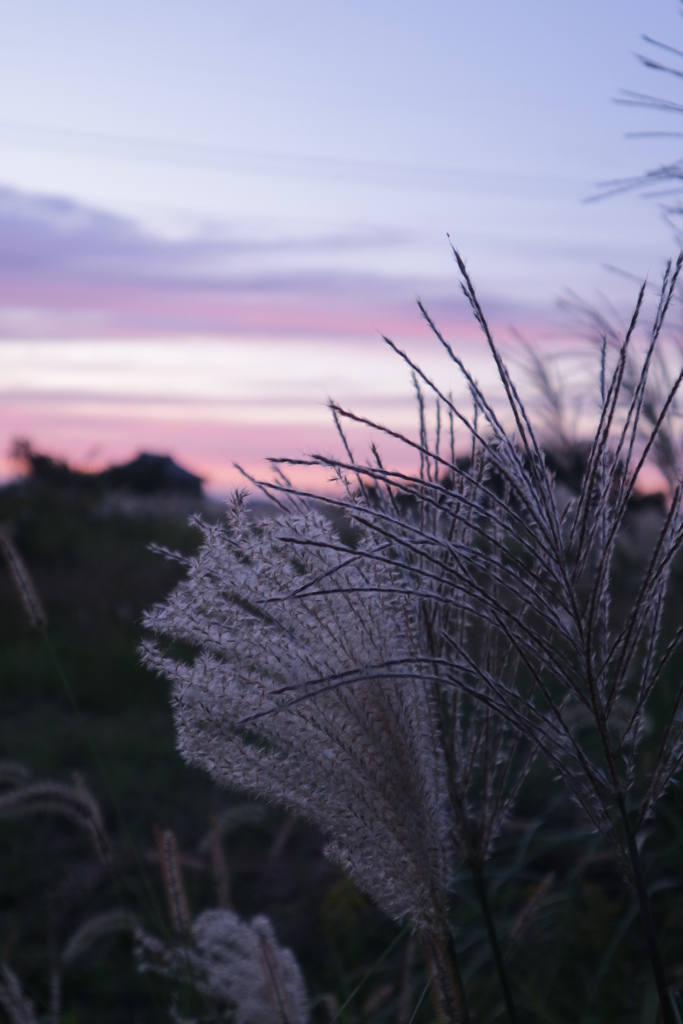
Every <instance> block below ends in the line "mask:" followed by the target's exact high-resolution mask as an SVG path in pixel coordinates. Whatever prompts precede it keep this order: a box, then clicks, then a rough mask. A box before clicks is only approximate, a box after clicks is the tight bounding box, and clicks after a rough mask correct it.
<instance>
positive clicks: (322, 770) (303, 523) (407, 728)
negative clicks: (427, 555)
mask: <svg viewBox="0 0 683 1024" xmlns="http://www.w3.org/2000/svg"><path fill="white" fill-rule="evenodd" d="M202 530H203V532H204V544H203V545H202V547H201V549H200V551H199V553H198V555H197V556H196V559H195V560H194V561H193V562H192V564H191V566H190V570H189V574H188V578H187V580H185V581H184V582H182V583H181V584H180V585H179V586H178V587H177V589H176V590H175V591H174V592H173V594H172V595H171V597H170V598H169V600H168V602H167V603H166V604H165V605H163V606H159V607H157V608H155V609H154V610H152V611H151V612H150V613H148V615H147V616H146V619H145V624H146V625H147V626H148V628H151V629H153V630H154V632H155V633H156V634H157V636H159V637H164V636H166V637H172V638H177V639H180V640H183V641H185V642H186V643H189V644H191V645H194V646H195V647H196V649H197V652H198V653H197V655H196V657H195V659H194V661H192V662H191V663H186V662H183V661H176V660H174V659H172V658H169V657H167V656H164V654H163V653H162V651H161V649H160V647H159V645H158V644H149V645H147V646H146V648H145V659H146V661H147V663H148V664H149V665H150V666H152V667H154V668H156V669H157V670H158V671H159V672H161V673H162V674H164V675H166V676H168V677H170V678H171V679H172V680H173V684H174V688H173V705H174V709H175V717H176V725H177V729H178V743H179V748H180V751H181V753H182V754H183V756H184V757H185V758H186V760H188V761H190V762H192V763H195V764H198V765H201V766H202V767H204V768H206V769H208V770H209V771H210V772H211V773H212V775H213V776H214V777H215V778H216V779H217V780H218V781H220V782H222V783H223V784H226V785H230V786H232V787H234V788H238V789H242V790H247V791H249V792H251V793H253V794H254V795H257V796H261V797H265V798H267V799H271V800H275V801H277V802H279V803H281V804H285V805H288V806H290V807H291V808H293V809H295V810H297V811H298V812H300V813H302V814H303V815H304V816H306V817H307V818H308V819H309V820H312V821H314V822H316V823H317V824H318V825H319V826H320V827H321V828H322V829H323V831H324V832H325V833H326V834H327V835H328V836H329V838H330V843H329V847H328V852H329V854H330V856H332V857H333V858H334V859H335V860H337V862H338V863H340V864H341V865H342V866H343V867H344V868H345V869H346V870H347V871H349V873H350V874H351V875H352V876H353V877H354V878H355V880H356V881H357V883H358V884H359V885H360V886H361V887H362V888H363V889H365V890H366V891H367V892H368V893H370V894H371V895H372V896H373V897H374V898H375V899H376V900H377V902H378V903H379V904H380V906H382V907H383V908H384V909H385V910H386V912H387V913H389V914H390V915H391V916H393V917H395V918H398V919H403V918H406V919H408V920H409V921H410V922H411V923H412V924H413V925H414V926H415V927H418V928H437V930H440V929H442V928H443V925H444V908H445V905H446V894H447V890H448V882H449V875H450V871H451V863H450V860H451V852H452V846H451V839H450V826H449V820H448V815H447V810H446V808H447V790H446V765H445V760H444V755H443V746H442V742H441V737H440V731H439V730H440V723H439V718H438V709H437V708H436V707H435V695H434V690H433V686H432V682H431V680H430V679H424V678H422V677H421V675H420V673H419V671H417V670H416V668H415V667H414V664H415V662H416V661H419V656H420V655H421V654H422V653H423V652H421V651H420V650H419V649H418V647H417V643H418V640H417V637H418V636H419V632H418V631H417V630H416V622H415V619H416V615H417V612H418V608H417V604H416V602H415V600H414V599H413V597H412V596H411V595H410V594H408V593H406V592H405V591H404V590H403V589H401V586H400V583H399V580H398V570H397V569H395V568H394V567H392V565H391V564H390V563H389V562H388V561H387V562H386V563H384V562H381V561H379V560H377V559H376V558H374V557H373V558H368V557H367V555H366V553H365V552H364V550H363V549H362V546H360V545H359V546H358V547H357V548H356V550H354V551H351V550H350V549H348V548H345V547H344V546H343V545H341V544H340V542H339V539H338V537H337V535H336V534H335V533H334V531H333V529H332V527H331V525H330V523H329V521H328V520H327V519H326V518H325V517H324V516H322V515H320V514H319V513H316V512H311V511H309V512H306V513H301V514H300V513H291V514H289V515H284V516H281V517H278V518H272V519H264V520H262V521H261V522H259V523H258V524H255V523H253V522H252V521H251V518H250V515H249V513H248V511H247V510H246V509H245V507H244V504H243V502H242V501H241V500H240V499H237V500H236V501H235V502H234V503H233V505H232V506H231V508H230V510H229V516H228V522H227V524H226V525H225V526H223V525H214V526H202ZM323 580H324V581H326V583H327V587H326V588H325V589H323V590H322V591H321V592H318V588H319V586H320V583H321V581H323ZM335 684H343V685H335Z"/></svg>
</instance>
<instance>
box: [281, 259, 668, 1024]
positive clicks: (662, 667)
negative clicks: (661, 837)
mask: <svg viewBox="0 0 683 1024" xmlns="http://www.w3.org/2000/svg"><path fill="white" fill-rule="evenodd" d="M453 251H454V255H455V259H456V262H457V264H458V268H459V271H460V274H461V280H462V288H463V292H464V295H465V297H466V299H467V301H468V303H469V304H470V306H471V309H472V311H473V313H474V316H475V318H476V320H477V322H478V324H479V326H480V328H481V330H482V332H483V335H484V338H485V340H486V343H487V345H488V348H489V351H490V353H491V356H492V358H493V361H494V364H495V367H496V369H497V372H498V376H499V378H500V381H501V384H502V387H503V392H504V395H505V398H506V402H507V416H508V419H509V420H510V426H507V427H506V426H505V424H504V422H503V419H502V418H501V415H500V414H499V412H498V411H497V410H496V409H495V408H494V406H493V405H492V403H491V402H490V401H489V399H488V398H487V396H486V394H485V393H484V392H483V391H482V390H481V388H480V387H479V386H478V385H477V383H476V381H475V380H474V378H473V377H472V375H471V374H470V373H469V372H468V370H467V368H466V367H465V365H464V364H463V362H462V360H461V359H460V358H459V357H458V356H457V354H456V353H455V351H454V350H453V348H452V346H451V345H450V344H449V342H448V341H447V340H446V338H445V337H444V335H443V334H442V333H441V331H440V330H439V329H438V327H437V325H436V323H435V322H434V320H433V319H432V318H431V317H430V315H429V314H428V312H427V311H426V310H425V309H424V307H422V305H420V308H421V311H422V313H423V315H424V317H425V319H426V320H427V323H428V325H429V327H430V328H431V330H432V332H433V334H434V336H435V338H436V339H437V340H438V342H439V344H440V345H441V346H442V347H443V349H444V350H445V352H446V353H447V355H448V356H449V358H450V359H451V361H452V363H453V365H454V366H455V367H456V369H457V370H458V371H459V372H460V373H461V374H462V376H463V378H464V380H465V382H466V385H467V387H468V389H469V393H470V396H471V400H472V405H473V410H474V412H473V414H471V415H468V414H467V413H464V412H462V411H461V409H459V408H458V407H457V406H456V405H455V404H454V403H453V401H452V399H451V398H450V395H449V394H447V393H445V392H444V391H443V389H442V388H440V387H439V385H438V383H437V382H436V381H434V380H432V379H430V378H429V377H428V376H427V375H426V374H425V373H424V371H423V370H422V369H421V368H420V367H419V366H418V365H417V364H416V363H415V362H414V361H413V360H412V359H411V358H410V356H409V355H408V354H407V353H405V352H403V351H401V350H400V349H399V348H398V347H397V346H396V345H395V344H394V343H393V342H391V341H390V340H389V339H388V338H387V339H385V340H386V341H387V343H388V345H389V346H390V347H391V348H392V349H393V350H394V351H395V352H396V353H397V354H398V355H399V356H400V357H401V358H402V359H403V360H404V361H405V362H406V364H407V365H408V366H409V367H410V369H411V371H412V372H413V374H414V375H415V379H416V381H417V382H418V383H419V385H420V387H421V388H422V389H424V390H425V391H426V392H427V393H429V394H431V396H433V397H434V398H435V399H436V401H437V402H438V408H439V409H440V410H442V413H441V415H443V412H445V413H446V415H447V416H448V417H449V420H450V423H451V424H455V426H456V427H457V429H458V430H459V431H460V432H461V433H464V436H465V437H466V438H467V440H468V443H469V445H470V449H471V458H470V460H468V461H467V462H463V461H462V460H459V459H456V457H455V451H454V446H453V445H451V448H450V451H448V450H444V449H443V447H442V448H441V449H440V448H439V444H438V440H437V442H436V444H432V445H430V444H429V443H428V439H427V437H426V435H425V432H424V430H421V432H420V437H419V439H418V440H411V439H410V438H408V437H406V436H405V435H403V434H400V433H398V432H397V431H394V430H392V429H390V428H389V427H386V426H384V425H383V424H379V423H374V422H372V421H370V420H368V419H366V418H363V417H359V416H356V415H354V414H353V413H351V412H349V411H347V410H344V409H342V408H341V407H339V406H336V405H334V404H333V405H332V410H333V414H334V415H335V417H336V418H337V420H338V421H339V422H340V423H342V422H343V421H344V420H347V421H351V422H354V421H355V422H360V423H362V424H364V425H365V426H369V427H371V428H374V429H375V431H376V432H377V433H378V434H380V435H382V434H383V435H385V436H389V437H391V438H392V439H398V440H399V441H401V442H402V443H403V444H404V445H405V446H406V448H409V449H411V450H412V451H413V452H414V453H415V454H416V455H419V458H420V464H421V468H420V472H419V473H415V474H412V475H411V474H405V473H399V472H397V471H392V470H389V469H385V468H384V466H383V465H382V462H381V459H380V458H379V456H378V455H377V456H375V458H374V461H372V462H370V463H369V464H368V465H360V464H358V463H357V462H356V461H355V460H354V459H353V457H352V455H351V452H350V450H348V449H347V456H348V458H347V459H346V460H340V459H334V458H328V457H325V456H323V455H314V456H312V457H311V458H310V459H309V460H297V462H298V463H302V462H303V463H304V464H308V465H313V466H324V467H327V468H328V469H329V468H332V469H333V470H334V471H335V472H336V473H337V475H338V478H339V479H340V481H341V482H342V483H345V482H348V494H349V496H348V497H347V498H346V499H345V500H344V501H341V502H340V501H338V500H334V499H326V500H328V501H330V503H331V504H336V505H337V506H338V507H341V508H342V509H343V510H344V511H345V512H346V513H347V515H349V516H350V517H351V518H352V520H353V521H355V522H360V523H361V524H362V525H363V528H364V530H365V531H366V537H367V541H366V548H367V550H368V551H369V552H370V551H372V550H373V548H374V550H375V551H377V552H380V553H379V554H378V555H377V557H378V558H384V557H385V556H384V555H383V554H381V552H382V545H387V544H389V545H391V547H392V551H393V552H394V553H393V554H392V557H393V558H394V559H395V560H396V561H403V562H408V561H410V562H411V573H412V577H413V580H414V586H413V592H419V593H420V594H421V595H422V599H423V600H424V601H425V602H426V604H427V606H428V605H429V604H430V602H431V603H433V605H434V606H439V607H443V608H444V609H445V613H444V615H442V616H441V618H440V620H439V621H438V622H437V626H436V629H435V636H436V638H437V643H436V644H435V645H434V647H433V649H432V651H431V652H430V655H429V659H428V661H429V663H430V664H431V666H432V671H433V673H434V674H438V676H439V679H440V681H441V685H442V687H444V688H450V689H452V691H453V692H454V693H456V694H461V695H466V696H469V697H471V698H472V699H473V700H476V701H479V702H481V703H482V704H483V705H484V706H485V707H487V708H488V709H489V710H490V711H491V712H493V713H494V714H495V715H496V716H499V717H500V718H501V719H504V720H505V721H506V722H507V723H508V724H509V725H510V726H511V727H512V728H513V729H514V730H517V732H518V733H519V734H520V735H522V736H526V737H527V738H528V739H529V740H530V741H531V742H532V743H533V744H534V745H535V746H536V747H537V749H538V750H539V751H541V752H542V754H543V755H544V756H545V758H546V760H547V761H548V763H549V765H550V766H551V767H552V769H553V770H554V771H555V772H556V773H557V774H558V775H559V776H560V777H561V778H562V779H563V780H564V782H565V783H566V785H567V787H568V789H569V792H570V793H571V795H572V796H573V797H574V799H575V800H576V802H577V803H578V804H579V805H580V807H581V808H582V809H583V811H584V813H585V814H586V816H587V817H588V819H589V820H590V822H591V823H592V824H593V826H594V827H595V828H596V829H597V830H598V831H599V832H601V833H602V834H603V835H604V836H605V837H606V838H607V839H608V840H609V841H610V843H611V845H612V847H613V849H614V851H615V852H616V854H617V856H618V858H619V860H620V862H621V864H622V866H623V868H624V869H625V872H626V874H627V876H628V877H629V879H630V880H631V882H632V883H633V885H634V887H635V889H636V891H637V894H638V898H639V902H640V909H641V916H642V919H643V925H644V929H645V933H646V937H647V941H648V947H649V951H650V956H651V960H652V965H653V970H654V973H655V980H656V983H657V989H658V992H659V996H660V1002H661V1005H662V1012H663V1016H664V1020H665V1021H666V1022H670V1021H673V1020H674V1011H673V1008H672V1007H671V1002H670V996H669V994H668V988H667V984H666V979H665V975H664V970H663V967H662V963H661V955H660V952H659V949H658V943H657V938H656V931H655V927H654V922H653V919H652V914H651V910H650V906H649V898H648V895H647V890H646V888H645V884H644V881H643V873H642V866H641V863H640V854H639V850H638V846H637V842H636V837H637V835H638V833H639V831H640V829H641V828H642V826H643V824H644V822H645V820H646V819H647V817H648V816H649V815H650V814H651V812H652V809H653V807H654V805H655V803H656V801H657V800H658V799H659V797H660V796H661V795H662V794H663V793H664V792H665V790H666V789H667V787H668V786H669V785H671V783H672V782H673V781H675V780H676V779H677V778H678V776H679V773H680V769H681V766H682V765H683V706H682V705H683V682H681V680H680V679H677V678H672V673H671V672H670V671H669V669H670V667H671V663H672V659H673V657H674V655H675V654H676V652H677V651H678V650H679V649H680V646H681V642H682V641H683V626H681V625H680V624H677V623H676V622H673V623H672V622H671V621H670V619H671V615H670V612H671V609H670V607H669V605H670V602H669V590H670V580H671V573H672V569H673V567H674V565H675V563H676V560H677V558H679V555H680V549H681V546H682V545H683V511H682V508H681V490H680V484H679V483H678V482H674V484H673V485H672V487H671V491H670V494H669V496H668V506H667V511H666V514H665V515H664V517H663V519H662V522H661V528H660V530H659V535H658V536H657V537H656V539H655V541H654V544H653V546H652V548H651V550H650V551H649V552H647V554H646V558H645V564H644V566H643V567H642V571H641V575H640V579H639V580H638V585H637V587H636V589H635V594H634V595H633V598H632V601H631V604H630V607H629V608H627V610H626V612H625V613H624V612H620V614H616V613H615V609H614V607H613V597H614V590H613V571H614V569H615V567H616V566H617V563H618V555H619V545H620V541H621V535H622V528H623V525H624V520H625V517H626V515H627V512H628V510H629V505H630V502H631V499H632V497H633V496H634V494H636V492H637V487H638V485H639V483H640V481H641V478H642V476H643V470H644V469H645V467H646V466H648V464H650V463H651V462H652V461H653V460H654V459H655V458H656V457H657V456H659V458H660V462H665V460H663V459H662V455H661V451H658V447H659V448H661V445H660V443H659V442H660V440H661V439H662V438H664V437H665V432H669V435H670V436H674V435H675V434H676V431H677V426H676V423H675V417H674V413H675V407H676V399H677V395H678V391H679V389H680V386H681V383H682V382H683V370H679V371H678V372H677V373H675V374H673V375H672V377H671V379H670V384H669V387H668V390H667V391H666V392H664V393H661V390H660V389H654V390H653V388H652V386H651V380H650V374H651V369H652V366H653V361H654V359H655V356H656V353H657V349H658V345H659V343H660V338H661V333H662V329H663V326H664V322H665V318H666V314H667V312H668V310H669V307H670V305H671V301H672V299H673V295H674V291H675V288H676V284H677V280H678V276H679V273H680V270H681V265H682V263H683V255H682V256H679V258H678V260H677V262H676V264H675V265H672V264H668V265H667V269H666V271H665V274H664V278H663V282H662V287H661V292H660V296H659V302H658V306H657V309H656V312H655V315H654V319H653V323H652V326H651V328H650V331H649V337H648V340H647V344H646V346H645V349H644V353H643V354H642V355H641V356H640V358H638V357H637V356H635V355H634V352H633V350H634V348H635V345H636V343H635V341H634V334H635V332H636V328H637V326H638V324H639V320H640V317H641V311H642V304H643V299H644V290H645V289H644V287H643V289H641V292H640V295H639V297H638V301H637V304H636V309H635V312H634V314H633V317H632V319H631V322H630V325H629V327H628V330H627V331H626V333H625V336H624V337H623V339H622V340H621V341H620V343H619V345H618V346H617V347H616V348H615V347H614V346H611V347H610V346H608V344H607V341H606V340H605V342H604V344H603V346H602V351H601V358H600V364H599V395H598V398H599V412H598V417H597V424H596V427H595V435H594V437H593V439H592V442H591V443H590V446H589V453H588V459H587V465H586V469H585V472H584V474H583V478H582V481H581V484H580V490H579V492H578V494H577V495H576V497H575V499H573V500H571V501H569V503H568V504H567V503H566V501H564V500H560V497H559V496H558V490H557V489H556V487H555V484H554V480H553V477H552V474H551V473H550V471H549V469H548V467H547V464H546V458H545V453H544V451H543V448H542V445H541V444H540V442H539V440H538V439H537V437H536V433H535V430H534V428H533V425H532V423H531V420H530V417H529V414H528V413H527V409H526V408H525V405H524V404H523V402H522V400H521V399H520V396H519V393H518V391H517V388H516V386H515V384H514V382H513V380H512V378H511V376H510V373H509V371H508V368H507V366H506V365H505V362H504V361H503V359H502V356H501V354H500V351H499V349H498V347H497V345H496V343H495V342H494V339H493V336H492V334H491V330H490V328H489V326H488V323H487V321H486V318H485V315H484V312H483V310H482V308H481V306H480V304H479V300H478V298H477V296H476V293H475V290H474V287H473V285H472V282H471V279H470V277H469V274H468V272H467V269H466V267H465V264H464V262H463V260H462V258H461V257H460V255H459V254H458V253H457V251H455V250H453ZM634 366H637V367H638V369H637V372H634ZM658 390H660V393H659V398H658V399H657V397H656V396H657V391H658ZM437 420H438V417H437ZM438 433H439V432H438V425H437V438H438ZM667 448H668V449H669V450H673V446H672V445H670V444H669V443H668V441H667ZM678 450H680V448H679V449H678ZM288 461H290V460H276V466H277V469H278V471H279V472H280V473H281V466H282V465H283V464H286V463H287V462H288ZM482 465H483V466H484V469H483V470H481V469H480V468H479V467H480V466H482ZM665 468H666V467H665ZM668 469H669V473H668V476H669V479H671V478H672V474H671V467H670V466H669V467H668ZM677 471H678V473H679V474H680V471H681V467H680V465H679V466H678V467H677ZM354 481H357V492H359V493H360V495H361V499H360V500H359V498H358V496H357V495H355V494H353V493H352V491H353V482H354ZM262 486H263V488H264V490H265V491H266V492H267V493H268V492H269V491H270V492H277V491H278V490H280V491H283V490H284V491H285V493H287V492H288V491H289V490H290V488H288V486H287V485H286V484H283V483H282V477H281V476H280V479H279V480H276V482H275V483H273V484H270V485H265V484H264V485H262ZM377 486H381V487H383V488H384V489H385V490H386V492H387V494H389V495H390V496H392V497H393V499H394V500H396V497H397V496H399V495H400V496H404V497H407V496H409V495H411V494H413V493H415V494H418V495H419V502H420V503H421V504H423V505H424V504H425V503H427V504H429V503H431V504H432V505H433V506H435V507H438V508H442V509H443V510H444V515H445V516H446V518H448V517H450V518H451V520H452V524H453V525H452V530H453V532H452V533H451V532H449V530H445V531H444V530H443V529H442V530H441V531H438V530H435V529H433V528H431V527H430V528H428V530H427V536H426V537H425V535H424V531H421V530H419V529H418V530H416V531H414V532H413V534H412V536H406V538H405V540H402V539H401V537H400V531H399V530H398V529H397V527H396V525H395V524H393V523H392V524H391V525H390V526H389V528H388V529H387V528H386V524H384V523H382V522H379V521H378V522H375V523H373V522H372V521H371V516H369V515H368V514H367V512H366V508H365V505H366V504H367V502H366V501H365V499H364V498H363V497H362V496H363V495H367V494H369V493H370V492H371V490H372V489H373V488H375V487H377ZM459 491H461V492H463V494H464V496H463V499H462V501H461V503H460V506H461V507H458V505H457V503H456V502H455V501H454V498H453V494H457V493H458V492H459ZM463 516H465V517H467V518H468V521H469V523H470V524H471V542H470V543H466V544H463V543H460V538H459V533H458V529H457V523H458V522H461V521H462V519H463ZM373 537H374V545H373V543H372V538H373ZM429 546H432V548H433V550H434V552H436V551H438V550H440V551H441V553H442V554H441V564H440V566H439V567H438V568H437V564H436V557H435V556H434V555H432V556H430V557H429V558H428V560H427V561H422V562H421V560H420V558H419V557H417V556H418V555H419V554H421V553H422V552H424V551H425V549H428V548H429ZM460 609H463V610H464V611H465V613H466V614H467V615H469V616H471V619H472V621H473V622H474V623H475V624H481V626H482V627H483V629H484V632H485V634H486V636H487V640H486V644H485V645H482V644H481V643H479V642H478V641H477V635H476V631H475V632H473V633H471V634H470V635H469V636H468V635H467V634H464V633H463V631H462V629H461V628H460V627H459V626H458V613H459V610H460ZM667 613H668V618H667ZM490 651H492V652H493V654H492V655H491V656H489V653H488V652H490ZM415 667H416V669H418V670H419V671H422V672H425V673H427V672H428V671H429V669H428V668H427V665H426V663H425V660H424V659H423V658H420V659H419V663H418V662H416V664H415ZM662 691H666V699H667V700H668V708H669V710H668V714H667V715H666V716H662V715H659V716H658V717H657V718H655V716H653V715H651V714H650V708H651V705H652V704H653V702H654V699H655V697H657V699H659V694H660V693H661V692H662ZM662 695H663V694H662ZM655 722H658V724H657V725H656V726H655Z"/></svg>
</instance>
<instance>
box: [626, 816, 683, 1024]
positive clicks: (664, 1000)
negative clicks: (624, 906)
mask: <svg viewBox="0 0 683 1024" xmlns="http://www.w3.org/2000/svg"><path fill="white" fill-rule="evenodd" d="M618 804H619V812H620V814H621V820H622V823H623V826H624V831H625V833H626V842H627V845H628V855H629V860H630V862H631V868H632V870H633V880H634V882H635V886H636V893H637V895H638V904H639V907H640V916H641V919H642V922H643V928H644V930H645V938H646V940H647V946H648V951H649V953H650V961H651V963H652V971H653V973H654V976H655V984H656V986H657V993H658V995H659V1002H660V1006H661V1009H662V1022H663V1024H676V1014H675V1013H674V1008H673V1004H672V1002H671V996H670V995H669V989H668V986H667V983H666V975H665V973H664V964H663V962H662V952H661V949H660V948H659V940H658V938H657V931H656V929H655V922H654V918H653V916H652V906H651V904H650V897H649V896H648V892H647V886H646V885H645V878H644V875H643V866H642V862H641V859H640V853H639V852H638V844H637V843H636V837H635V835H634V833H633V831H632V829H631V824H630V821H629V817H628V811H627V810H626V804H625V803H624V798H623V797H619V798H618Z"/></svg>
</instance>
